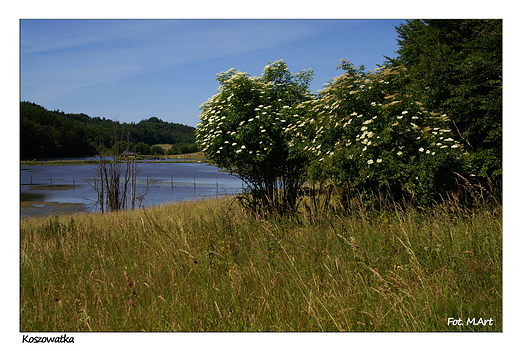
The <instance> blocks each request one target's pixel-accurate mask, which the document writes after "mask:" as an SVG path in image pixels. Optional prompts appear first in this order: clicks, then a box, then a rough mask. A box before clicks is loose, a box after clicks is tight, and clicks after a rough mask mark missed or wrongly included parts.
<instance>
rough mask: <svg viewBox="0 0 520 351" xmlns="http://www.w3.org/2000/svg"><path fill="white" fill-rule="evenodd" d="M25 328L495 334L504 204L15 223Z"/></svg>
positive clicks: (143, 213) (224, 201) (197, 208)
mask: <svg viewBox="0 0 520 351" xmlns="http://www.w3.org/2000/svg"><path fill="white" fill-rule="evenodd" d="M459 319H460V320H461V321H462V323H460V324H461V325H454V323H449V321H451V322H453V321H454V320H459ZM20 331H21V332H44V331H53V332H63V331H67V332H75V331H103V332H117V331H178V332H186V331H250V332H256V331H282V332H292V331H332V332H336V331H342V332H343V331H345V332H348V331H355V332H364V331H388V332H393V331H422V332H427V331H462V332H469V331H477V332H500V331H502V206H501V205H500V202H499V201H496V202H492V201H491V202H490V201H487V202H482V203H480V204H477V205H476V206H475V207H472V208H471V209H467V208H462V207H458V206H456V205H455V204H453V203H450V202H445V203H441V204H438V205H436V206H433V207H432V208H429V209H421V208H415V207H412V206H405V205H402V206H399V205H395V206H389V207H387V208H384V209H377V210H376V209H370V208H367V206H364V205H363V204H362V203H361V202H360V201H351V203H350V205H349V206H348V207H345V204H344V203H343V204H340V203H339V202H335V201H331V202H330V204H329V206H327V207H326V208H325V206H322V205H320V204H316V203H311V202H310V201H308V200H305V201H304V203H302V204H301V205H300V206H299V211H298V213H295V214H293V215H291V216H275V215H271V216H258V215H255V214H252V213H249V212H247V211H245V210H243V209H242V208H241V207H240V206H239V205H238V203H237V201H235V199H234V198H211V199H204V200H198V201H187V202H183V203H179V204H166V205H162V206H158V207H152V208H146V209H140V210H135V211H122V212H114V213H108V214H94V213H89V214H78V215H74V216H60V217H47V218H27V219H23V220H21V221H20Z"/></svg>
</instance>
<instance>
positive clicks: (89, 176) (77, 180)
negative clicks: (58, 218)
mask: <svg viewBox="0 0 520 351" xmlns="http://www.w3.org/2000/svg"><path fill="white" fill-rule="evenodd" d="M138 169H139V172H138V174H137V190H136V193H137V195H139V194H143V193H144V192H145V191H146V185H147V184H148V183H149V187H148V191H147V192H146V195H145V197H144V199H143V202H142V205H143V206H153V205H159V204H163V203H167V202H172V201H173V202H175V201H183V200H189V199H196V198H201V197H212V196H223V195H234V194H237V193H239V192H241V191H242V182H241V181H240V180H239V179H238V178H236V177H233V176H231V175H229V174H227V173H225V172H220V171H219V170H218V168H217V167H215V166H211V165H207V164H204V163H180V162H168V163H158V162H146V163H139V164H138ZM96 177H97V165H95V164H87V165H44V166H22V167H21V168H20V201H21V206H20V208H21V209H20V213H21V216H22V217H26V216H34V215H48V214H61V213H69V212H71V211H72V212H78V211H79V212H85V211H97V210H99V208H98V205H97V203H96V200H97V193H96V192H95V190H94V189H93V186H92V185H93V184H94V183H95V178H96Z"/></svg>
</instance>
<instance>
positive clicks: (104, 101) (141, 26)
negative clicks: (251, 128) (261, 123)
mask: <svg viewBox="0 0 520 351" xmlns="http://www.w3.org/2000/svg"><path fill="white" fill-rule="evenodd" d="M403 21H404V20H397V19H385V20H367V19H364V20H363V19H359V20H292V19H291V20H275V19H273V20H259V19H253V20H117V19H116V20H21V21H20V72H21V74H20V77H21V80H20V86H21V87H20V88H21V89H20V99H21V100H22V101H31V102H34V103H37V104H39V105H42V106H44V107H45V108H47V109H49V110H55V109H59V110H61V111H64V112H66V113H85V114H87V115H89V116H91V117H96V116H100V117H105V118H109V119H112V120H116V119H117V120H118V121H120V122H139V121H140V120H142V119H146V118H149V117H152V116H156V117H158V118H160V119H162V120H164V121H168V122H176V123H182V124H187V125H191V126H195V125H196V124H197V122H198V116H199V112H200V111H199V107H200V105H201V104H202V103H204V102H205V101H206V100H207V99H208V98H209V97H211V96H212V95H214V94H215V93H216V92H217V89H218V82H217V81H216V80H215V78H216V76H215V75H216V74H217V73H219V72H222V71H227V70H228V69H229V68H236V69H238V70H240V71H243V72H248V73H249V74H251V75H253V76H254V75H260V74H261V73H262V71H263V68H264V67H265V65H266V64H267V63H268V62H269V61H275V60H278V59H283V60H284V61H285V62H286V63H287V65H288V66H289V70H290V71H291V72H298V71H301V70H303V69H309V68H311V69H312V70H313V71H314V78H313V81H312V84H311V89H312V91H317V90H319V89H321V88H322V87H323V84H325V83H326V82H327V81H328V80H329V79H332V78H334V77H335V76H338V75H340V74H341V71H336V66H337V65H338V63H339V61H340V59H346V60H349V61H352V62H353V63H354V64H355V65H358V66H359V65H362V64H364V65H365V66H366V68H367V69H369V70H370V69H373V68H375V67H376V64H382V63H383V62H384V60H385V59H384V56H389V57H395V56H396V54H395V51H396V50H397V49H398V46H397V41H396V38H397V34H396V31H395V27H394V26H395V25H398V24H399V23H401V22H403Z"/></svg>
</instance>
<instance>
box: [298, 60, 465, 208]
mask: <svg viewBox="0 0 520 351" xmlns="http://www.w3.org/2000/svg"><path fill="white" fill-rule="evenodd" d="M341 68H342V69H343V70H344V71H345V72H344V73H343V74H342V75H341V76H339V77H336V78H334V79H333V80H332V81H330V82H329V83H328V84H327V85H326V86H325V87H324V89H323V90H321V91H320V92H319V96H318V97H317V98H316V99H314V100H309V101H305V102H302V103H300V104H299V105H297V106H295V107H294V108H293V109H292V112H293V113H294V114H297V115H299V116H300V115H304V116H305V119H303V121H301V122H300V121H299V122H297V123H293V124H292V125H289V127H288V129H289V130H290V131H291V135H293V139H292V140H291V142H290V144H291V145H294V146H298V147H299V148H300V149H301V151H302V152H304V153H306V154H307V156H308V157H309V158H311V159H313V163H312V166H311V167H310V175H311V177H312V178H313V179H318V180H324V179H332V180H333V181H334V182H335V183H336V184H337V185H340V186H344V187H354V188H356V189H357V190H359V191H360V192H361V193H362V194H363V193H364V194H365V195H368V194H370V193H372V192H374V191H375V192H377V191H383V192H385V191H390V192H391V193H392V194H393V195H394V197H396V198H402V197H408V198H412V199H414V198H415V199H420V200H421V201H422V202H425V201H426V202H427V201H430V200H432V199H434V198H435V196H436V195H438V194H439V191H442V190H449V189H451V188H453V187H454V186H455V181H456V175H455V174H454V172H461V173H462V172H463V169H464V154H463V150H462V147H461V145H460V144H459V143H458V142H456V141H455V140H454V138H453V133H452V131H451V129H450V127H449V118H448V117H447V116H446V115H439V114H437V113H435V112H431V111H426V110H425V108H424V107H423V106H422V104H421V103H420V102H417V101H415V100H414V99H413V97H412V96H409V95H404V94H400V91H402V89H400V84H402V83H401V82H402V79H403V77H404V76H405V73H406V72H404V70H403V69H400V68H392V69H390V68H384V67H383V68H380V69H376V70H374V71H371V72H368V73H365V72H364V71H363V67H362V68H361V69H356V68H355V67H353V66H352V64H351V63H350V62H345V61H343V62H342V64H341Z"/></svg>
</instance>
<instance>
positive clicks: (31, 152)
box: [20, 102, 197, 159]
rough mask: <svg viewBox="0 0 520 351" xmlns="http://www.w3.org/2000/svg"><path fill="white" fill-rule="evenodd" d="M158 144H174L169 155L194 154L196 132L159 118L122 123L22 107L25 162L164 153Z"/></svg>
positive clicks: (35, 106) (21, 104)
mask: <svg viewBox="0 0 520 351" xmlns="http://www.w3.org/2000/svg"><path fill="white" fill-rule="evenodd" d="M155 144H171V145H172V147H171V148H170V149H168V150H167V151H166V152H167V153H169V154H180V153H188V152H195V151H197V146H196V144H195V128H193V127H190V126H186V125H183V124H178V123H169V122H164V121H162V120H161V119H159V118H157V117H150V118H148V119H143V120H142V121H141V122H139V123H120V122H118V121H112V120H110V119H105V118H101V117H89V116H88V115H86V114H83V113H80V114H74V113H64V112H63V111H59V110H55V111H48V110H46V109H45V108H44V107H42V106H40V105H37V104H35V103H32V102H21V103H20V157H21V158H22V159H34V158H47V157H48V158H54V157H76V156H94V155H99V154H104V155H112V154H113V153H114V151H116V152H118V151H123V150H128V151H132V152H135V153H137V154H142V155H150V154H161V153H163V149H161V148H160V147H157V146H155V147H154V146H153V145H155Z"/></svg>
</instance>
